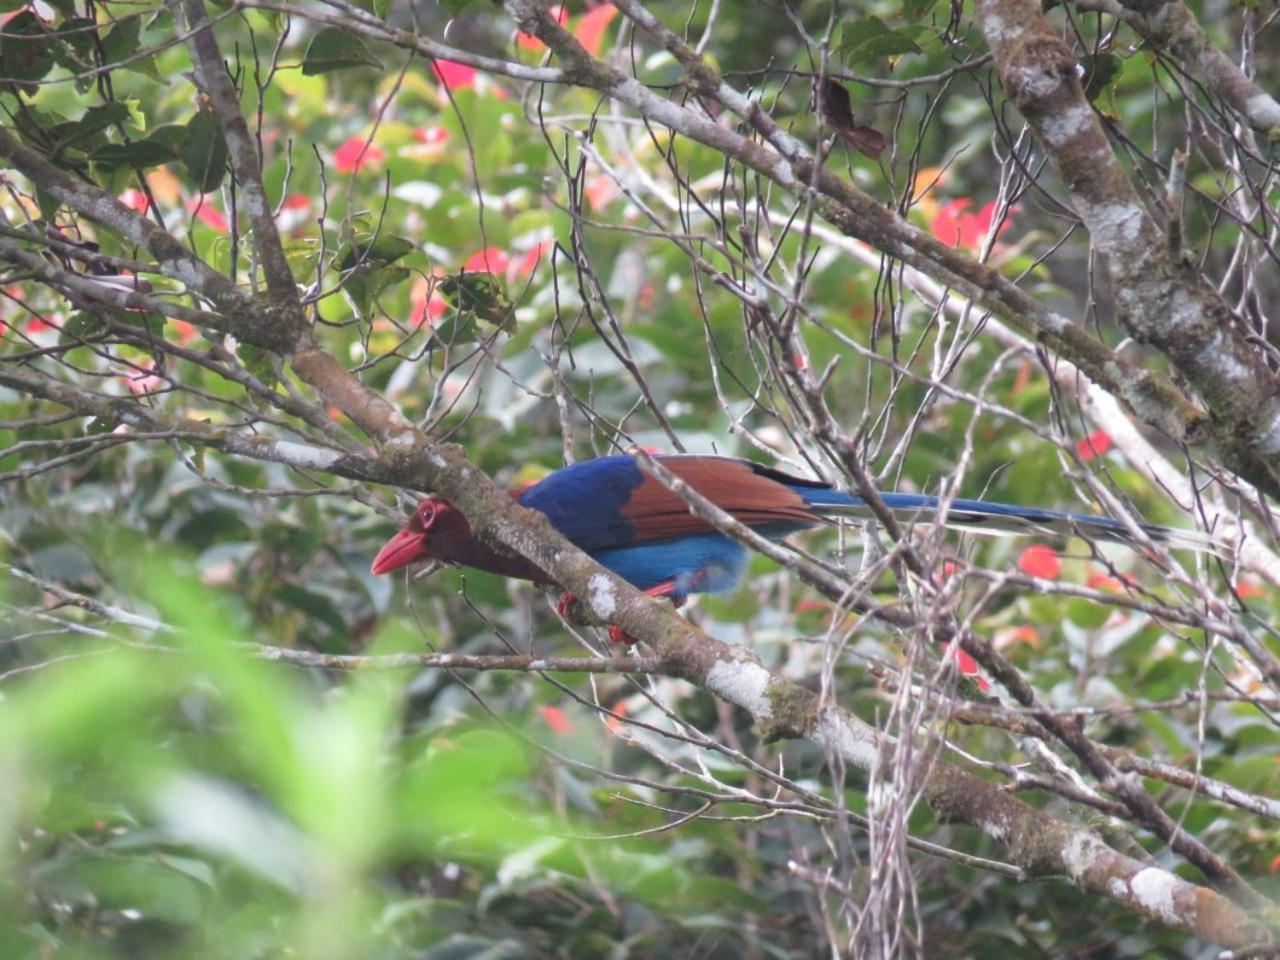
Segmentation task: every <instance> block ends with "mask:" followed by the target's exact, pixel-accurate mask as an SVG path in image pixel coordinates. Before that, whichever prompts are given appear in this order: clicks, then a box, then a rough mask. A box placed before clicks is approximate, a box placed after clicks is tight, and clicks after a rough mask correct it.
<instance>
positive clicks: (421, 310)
mask: <svg viewBox="0 0 1280 960" xmlns="http://www.w3.org/2000/svg"><path fill="white" fill-rule="evenodd" d="M428 290H430V291H431V292H430V295H428V293H427V291H428ZM409 301H410V304H411V306H412V310H411V312H410V314H409V322H410V323H412V324H413V325H414V326H415V327H420V326H422V325H423V324H424V323H427V324H429V323H431V322H432V321H434V320H437V319H439V318H440V315H441V314H443V313H444V312H445V311H446V310H448V309H449V301H448V300H446V299H445V298H444V297H443V296H441V295H440V289H439V287H438V286H437V285H436V284H434V283H431V282H430V281H428V280H427V278H426V277H419V278H418V279H417V281H416V282H415V283H414V285H413V293H412V294H411V295H410V297H409Z"/></svg>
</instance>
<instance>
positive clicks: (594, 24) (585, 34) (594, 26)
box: [573, 3, 618, 57]
mask: <svg viewBox="0 0 1280 960" xmlns="http://www.w3.org/2000/svg"><path fill="white" fill-rule="evenodd" d="M617 15H618V8H617V7H615V6H614V5H613V4H612V3H605V4H601V5H600V6H598V7H596V8H595V9H594V10H592V11H591V12H590V13H588V14H587V15H586V16H585V17H583V18H582V19H581V20H579V21H578V25H577V26H576V27H574V28H573V35H574V36H575V37H577V38H578V42H579V43H580V44H582V46H583V48H584V49H585V50H586V51H587V53H589V54H591V55H592V56H593V57H598V56H600V48H601V47H602V46H604V31H605V28H607V27H608V26H609V24H610V23H612V22H613V18H614V17H616V16H617Z"/></svg>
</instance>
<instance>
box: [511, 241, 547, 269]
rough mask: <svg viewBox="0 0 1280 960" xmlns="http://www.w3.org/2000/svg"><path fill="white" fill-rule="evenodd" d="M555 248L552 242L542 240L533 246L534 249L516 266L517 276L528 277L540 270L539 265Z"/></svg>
mask: <svg viewBox="0 0 1280 960" xmlns="http://www.w3.org/2000/svg"><path fill="white" fill-rule="evenodd" d="M553 246H554V244H553V243H552V241H550V240H540V241H538V242H537V243H535V244H534V245H533V249H532V250H530V251H529V252H528V253H526V254H525V255H524V256H523V257H522V258H521V259H520V263H519V264H518V265H517V266H516V276H518V277H527V276H529V274H531V273H533V271H534V270H536V269H537V268H538V264H539V263H541V262H542V258H543V257H545V256H546V255H547V253H548V251H550V250H551V248H552V247H553Z"/></svg>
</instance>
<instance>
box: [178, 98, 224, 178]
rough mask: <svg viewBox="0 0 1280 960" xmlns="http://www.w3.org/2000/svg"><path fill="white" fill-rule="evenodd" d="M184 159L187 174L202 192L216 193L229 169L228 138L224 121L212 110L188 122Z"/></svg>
mask: <svg viewBox="0 0 1280 960" xmlns="http://www.w3.org/2000/svg"><path fill="white" fill-rule="evenodd" d="M186 133H187V139H186V142H184V143H183V144H182V149H181V156H182V162H183V163H184V164H186V167H187V176H188V177H189V178H190V180H191V183H192V185H193V186H194V187H195V189H196V190H197V191H198V192H200V193H213V191H215V190H217V189H218V186H219V184H221V183H222V178H223V177H224V176H225V175H226V172H227V141H226V138H224V137H223V135H222V124H221V123H219V122H218V117H217V115H216V114H215V113H214V112H213V111H212V110H201V111H200V112H199V113H197V114H196V115H195V116H194V117H192V118H191V121H190V122H189V123H188V124H187V130H186Z"/></svg>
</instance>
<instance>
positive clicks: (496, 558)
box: [439, 536, 548, 581]
mask: <svg viewBox="0 0 1280 960" xmlns="http://www.w3.org/2000/svg"><path fill="white" fill-rule="evenodd" d="M439 558H440V559H441V560H444V561H445V562H446V563H460V564H463V565H464V566H468V567H475V568H476V569H477V570H487V571H488V572H490V573H496V574H498V575H499V576H503V577H514V578H515V579H518V580H534V581H545V580H547V579H548V578H547V575H546V574H545V573H543V572H542V571H541V570H539V569H538V568H537V567H535V566H534V565H533V564H532V563H530V562H529V561H528V560H526V559H525V558H524V557H520V556H517V555H516V554H514V553H505V552H500V551H498V550H494V549H493V548H492V547H490V546H488V545H487V544H485V543H483V542H482V541H481V540H480V539H479V538H477V537H475V536H470V537H467V538H465V539H459V540H455V541H454V542H453V543H451V544H450V545H449V548H448V550H445V551H441V552H440V554H439Z"/></svg>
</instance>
